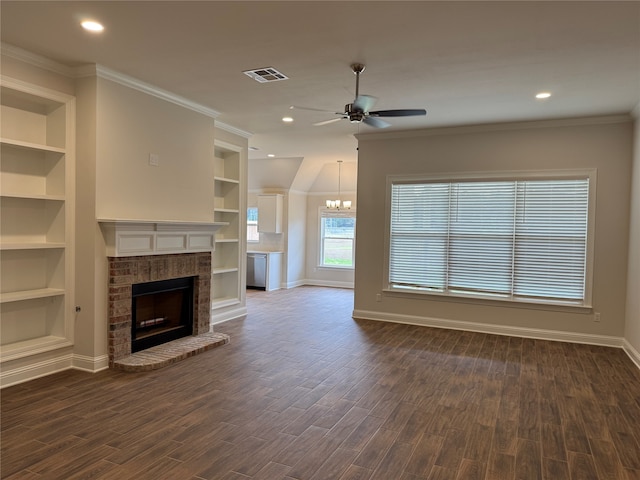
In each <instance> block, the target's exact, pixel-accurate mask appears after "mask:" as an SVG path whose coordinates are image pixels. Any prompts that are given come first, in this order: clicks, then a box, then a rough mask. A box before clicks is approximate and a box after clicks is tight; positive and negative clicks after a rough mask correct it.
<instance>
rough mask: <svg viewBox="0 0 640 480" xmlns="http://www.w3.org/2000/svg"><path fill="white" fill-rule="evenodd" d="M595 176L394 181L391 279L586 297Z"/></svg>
mask: <svg viewBox="0 0 640 480" xmlns="http://www.w3.org/2000/svg"><path fill="white" fill-rule="evenodd" d="M588 200H589V179H588V178H580V179H555V180H509V181H502V180H500V181H459V182H434V183H394V184H392V186H391V219H390V220H391V221H390V227H391V231H390V250H389V283H390V286H391V287H392V288H394V287H397V288H414V289H421V290H425V291H432V292H442V293H447V294H454V295H455V294H462V295H481V296H489V297H493V298H495V297H507V298H512V299H524V300H526V299H531V300H534V301H540V300H541V301H552V302H553V301H559V302H571V303H583V302H584V301H585V281H586V280H585V279H586V258H587V223H588V212H587V210H588V204H589V201H588Z"/></svg>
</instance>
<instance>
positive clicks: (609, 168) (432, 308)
mask: <svg viewBox="0 0 640 480" xmlns="http://www.w3.org/2000/svg"><path fill="white" fill-rule="evenodd" d="M572 123H573V124H572ZM585 123H586V124H585ZM632 133H633V132H632V124H631V123H630V121H629V119H621V118H619V117H615V118H600V119H589V120H587V119H582V120H580V119H578V120H575V121H556V122H532V123H529V124H520V125H518V124H509V125H505V126H500V125H497V126H478V127H467V128H450V129H438V130H431V131H422V132H419V131H416V132H404V133H398V134H394V133H393V132H390V133H379V134H368V135H361V136H360V137H359V153H360V156H359V161H358V201H357V208H358V221H357V240H356V265H357V270H356V275H355V311H356V313H358V315H361V316H367V315H368V316H369V318H380V319H394V320H398V321H411V322H417V323H429V322H431V323H433V321H432V320H437V321H444V322H445V323H446V322H449V323H450V324H451V325H454V322H458V323H457V325H462V324H463V323H462V322H467V323H465V324H464V325H465V326H466V327H467V328H474V325H477V326H478V328H480V329H485V327H484V325H497V326H500V327H503V330H502V331H506V330H507V329H509V328H512V327H515V328H516V329H519V330H518V331H520V332H528V333H529V334H531V335H534V334H536V332H535V330H543V331H552V332H563V331H564V332H574V333H577V334H579V335H580V336H581V339H582V340H585V339H586V340H588V339H590V338H593V339H594V340H596V341H598V342H602V341H604V342H605V343H606V341H607V340H608V337H613V338H611V340H612V341H614V339H615V338H617V339H618V340H617V341H618V343H619V342H620V338H621V337H622V336H623V335H624V333H625V297H626V292H627V252H628V242H629V199H630V186H631V182H630V175H631V157H632ZM584 168H596V169H597V172H598V173H597V201H596V225H595V258H594V282H593V306H594V310H595V311H598V312H600V313H601V322H599V323H598V322H595V321H594V317H593V314H592V312H585V313H583V312H575V311H566V310H561V309H555V310H554V309H551V308H545V309H539V308H527V307H526V306H524V305H518V307H517V308H516V307H515V306H510V305H508V304H504V306H502V305H503V304H499V305H496V304H489V303H485V302H481V301H475V302H463V301H455V300H451V299H449V300H444V299H442V298H438V297H433V296H415V295H413V296H406V295H405V296H401V295H400V296H399V295H390V294H382V301H380V302H377V301H376V294H378V293H381V290H382V287H383V285H384V279H383V262H384V258H385V252H384V238H385V221H384V218H385V213H384V212H385V182H386V177H387V175H389V174H418V173H423V174H428V173H444V172H488V171H516V170H554V169H584Z"/></svg>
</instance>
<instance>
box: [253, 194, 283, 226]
mask: <svg viewBox="0 0 640 480" xmlns="http://www.w3.org/2000/svg"><path fill="white" fill-rule="evenodd" d="M283 203H284V195H281V194H263V195H258V232H260V233H282V205H283Z"/></svg>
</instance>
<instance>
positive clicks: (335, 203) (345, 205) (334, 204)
mask: <svg viewBox="0 0 640 480" xmlns="http://www.w3.org/2000/svg"><path fill="white" fill-rule="evenodd" d="M341 174H342V160H338V199H337V200H327V202H326V205H327V208H328V209H329V210H342V209H344V210H349V209H350V208H351V200H345V201H344V202H343V201H342V195H341V194H340V180H341Z"/></svg>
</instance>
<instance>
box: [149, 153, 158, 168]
mask: <svg viewBox="0 0 640 480" xmlns="http://www.w3.org/2000/svg"><path fill="white" fill-rule="evenodd" d="M149 165H151V166H152V167H157V166H159V165H160V155H158V154H157V153H150V154H149Z"/></svg>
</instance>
